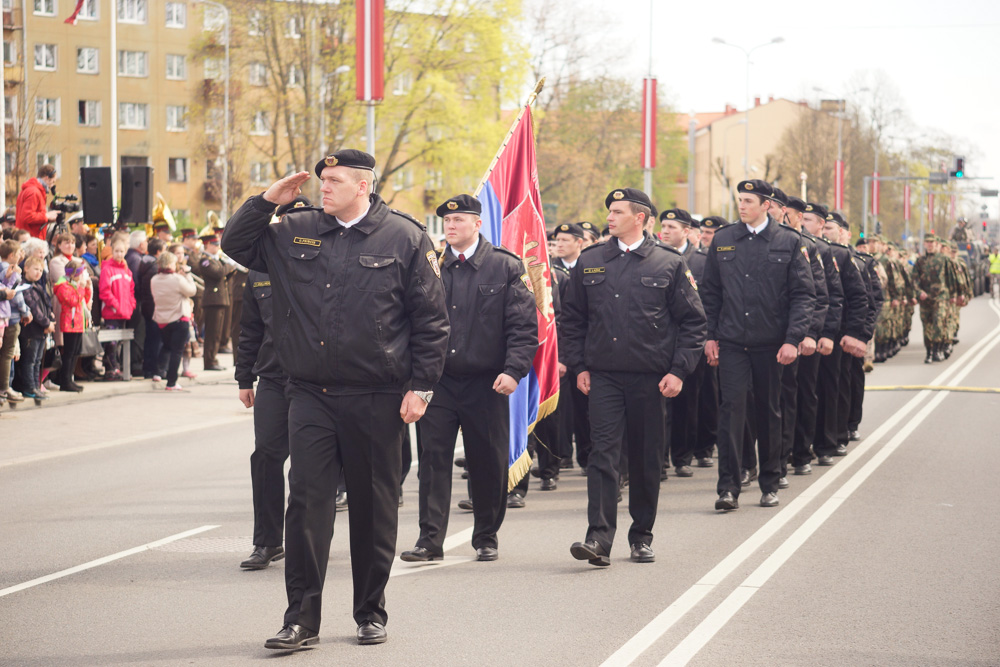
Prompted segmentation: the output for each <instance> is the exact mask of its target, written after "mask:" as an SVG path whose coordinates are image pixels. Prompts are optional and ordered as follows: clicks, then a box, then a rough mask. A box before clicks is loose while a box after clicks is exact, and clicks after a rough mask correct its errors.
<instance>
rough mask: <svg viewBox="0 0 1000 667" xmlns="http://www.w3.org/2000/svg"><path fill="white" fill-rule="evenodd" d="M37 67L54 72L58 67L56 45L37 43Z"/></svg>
mask: <svg viewBox="0 0 1000 667" xmlns="http://www.w3.org/2000/svg"><path fill="white" fill-rule="evenodd" d="M35 69H37V70H42V71H43V72H54V71H55V69H56V45H55V44H35Z"/></svg>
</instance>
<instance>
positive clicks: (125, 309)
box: [99, 239, 135, 382]
mask: <svg viewBox="0 0 1000 667" xmlns="http://www.w3.org/2000/svg"><path fill="white" fill-rule="evenodd" d="M127 251H128V243H127V242H126V241H124V240H120V239H119V240H116V241H115V242H114V243H113V244H112V246H111V257H110V258H109V259H108V260H107V261H106V262H104V265H103V266H102V267H101V282H100V288H99V292H100V295H101V301H102V302H103V304H104V306H103V308H102V309H101V315H102V316H103V317H104V325H103V326H104V328H105V329H124V328H125V327H126V326H127V325H128V320H129V318H130V317H132V313H133V312H134V311H135V287H134V286H133V282H132V271H131V270H130V269H129V268H128V264H126V263H125V253H126V252H127ZM118 346H119V342H118V341H109V342H107V343H105V344H104V380H105V381H108V382H110V381H115V380H121V379H122V371H121V366H120V364H119V363H118Z"/></svg>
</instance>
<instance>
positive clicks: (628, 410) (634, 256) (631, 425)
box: [559, 188, 705, 566]
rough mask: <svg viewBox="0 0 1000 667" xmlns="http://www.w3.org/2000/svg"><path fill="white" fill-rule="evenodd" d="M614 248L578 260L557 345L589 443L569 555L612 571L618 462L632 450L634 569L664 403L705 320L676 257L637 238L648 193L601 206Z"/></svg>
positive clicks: (642, 550)
mask: <svg viewBox="0 0 1000 667" xmlns="http://www.w3.org/2000/svg"><path fill="white" fill-rule="evenodd" d="M605 205H606V206H607V207H608V228H609V230H610V232H611V235H612V238H611V239H609V240H608V241H605V242H604V243H602V244H599V245H595V246H592V247H590V248H588V249H587V250H585V251H584V252H583V254H581V255H580V261H579V264H578V265H577V267H576V269H574V271H573V273H572V277H571V280H570V288H569V292H568V294H567V299H566V302H565V303H564V304H563V313H564V315H565V317H564V318H563V319H564V322H565V326H564V327H563V330H562V332H561V333H560V338H559V344H560V346H563V345H564V346H565V349H566V359H567V362H568V363H567V365H568V366H569V367H570V369H571V370H572V371H574V372H575V373H576V375H577V385H578V387H579V388H580V391H582V392H583V393H584V394H587V395H588V397H589V400H590V432H591V437H592V438H593V442H592V447H591V451H590V460H589V462H588V467H587V519H588V524H589V526H588V528H587V535H586V539H585V540H584V541H583V542H576V543H575V544H573V545H572V547H571V548H570V553H571V554H572V555H573V557H574V558H576V559H577V560H586V561H589V562H590V564H591V565H598V566H606V565H610V564H611V560H610V553H611V545H612V543H613V542H614V538H615V532H616V528H617V515H618V507H617V504H618V482H619V475H620V472H621V471H620V470H619V461H620V458H621V452H622V447H623V440H624V441H626V442H625V445H624V446H626V447H627V448H628V476H629V514H630V515H631V516H632V525H631V527H630V528H629V534H628V541H629V545H630V549H631V559H632V560H633V561H635V562H640V563H651V562H653V561H654V560H655V555H654V553H653V549H652V547H651V546H650V545H651V544H652V541H653V522H654V521H655V519H656V506H657V498H658V496H659V487H660V470H661V468H662V467H663V454H664V447H665V438H666V433H665V429H664V417H663V413H664V410H665V409H666V406H665V404H664V398H673V397H675V396H677V394H678V393H679V392H680V391H681V389H682V388H683V385H684V380H685V378H687V376H688V375H689V374H690V373H691V371H693V370H694V367H695V366H696V365H697V363H698V356H699V355H700V354H701V351H702V348H703V346H704V342H705V312H704V310H703V309H702V306H701V300H700V299H699V298H698V291H697V287H696V286H695V282H694V278H693V277H692V276H691V272H690V271H689V270H688V268H687V265H686V264H685V263H684V260H683V258H682V257H681V256H680V254H679V253H678V252H677V251H675V250H673V249H670V248H667V247H665V246H663V245H662V244H660V243H659V242H658V241H656V240H654V239H653V238H652V237H651V236H649V235H648V234H646V233H644V232H643V228H644V227H645V226H646V220H647V219H648V218H649V217H652V215H653V205H652V203H651V202H650V201H649V197H648V196H647V195H646V193H644V192H642V191H640V190H635V189H632V188H620V189H618V190H614V191H612V192H611V193H610V194H609V195H608V196H607V199H606V200H605Z"/></svg>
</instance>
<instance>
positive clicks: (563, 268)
mask: <svg viewBox="0 0 1000 667" xmlns="http://www.w3.org/2000/svg"><path fill="white" fill-rule="evenodd" d="M549 266H550V268H552V269H555V270H556V271H562V272H563V273H565V274H566V275H567V276H568V275H569V269H567V268H566V267H565V266H560V265H558V264H550V265H549Z"/></svg>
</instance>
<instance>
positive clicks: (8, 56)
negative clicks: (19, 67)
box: [3, 10, 17, 65]
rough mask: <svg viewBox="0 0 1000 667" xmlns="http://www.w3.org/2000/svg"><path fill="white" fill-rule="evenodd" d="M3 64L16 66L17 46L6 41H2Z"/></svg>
mask: <svg viewBox="0 0 1000 667" xmlns="http://www.w3.org/2000/svg"><path fill="white" fill-rule="evenodd" d="M5 11H6V10H5ZM3 64H4V65H16V64H17V45H16V44H14V42H8V41H6V40H4V43H3Z"/></svg>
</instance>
